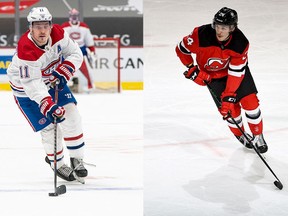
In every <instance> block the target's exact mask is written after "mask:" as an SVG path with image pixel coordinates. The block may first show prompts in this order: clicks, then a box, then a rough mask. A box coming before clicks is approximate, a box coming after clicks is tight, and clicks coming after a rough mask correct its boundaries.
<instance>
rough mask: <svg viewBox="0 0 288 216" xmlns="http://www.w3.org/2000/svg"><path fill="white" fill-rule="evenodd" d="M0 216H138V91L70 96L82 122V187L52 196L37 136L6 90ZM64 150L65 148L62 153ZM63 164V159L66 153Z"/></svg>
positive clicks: (1, 111) (0, 105)
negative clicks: (84, 167) (84, 171)
mask: <svg viewBox="0 0 288 216" xmlns="http://www.w3.org/2000/svg"><path fill="white" fill-rule="evenodd" d="M0 98H1V100H0V119H1V122H0V130H1V145H0V167H1V169H0V170H1V172H0V203H1V210H0V212H1V215H3V216H6V215H10V216H14V215H15V216H19V215H22V216H24V215H25V216H39V215H44V216H45V215H47V216H48V215H83V216H90V215H101V216H114V215H128V216H135V215H136V216H140V215H143V175H142V171H143V166H142V164H143V160H142V154H143V153H142V146H143V144H142V143H143V108H142V107H143V104H142V92H141V91H134V92H123V93H121V94H90V95H85V94H83V95H80V94H76V98H77V100H78V108H79V111H80V113H81V116H82V120H83V128H84V137H85V143H86V151H85V161H86V162H88V163H93V164H96V167H89V166H87V169H88V171H89V175H88V177H87V179H86V184H84V185H82V184H80V183H78V182H72V183H71V182H66V181H63V180H61V179H59V178H58V185H60V184H65V185H66V187H67V193H66V194H63V195H61V196H59V197H49V196H48V193H49V192H54V185H53V172H52V169H51V168H50V167H49V166H48V165H47V164H46V162H45V161H44V157H45V152H44V149H43V147H42V144H41V137H40V134H39V133H34V132H33V131H32V129H31V128H30V126H29V124H28V123H27V122H26V120H25V118H24V117H23V116H22V114H21V112H20V110H19V109H18V107H17V105H16V103H15V102H14V99H13V96H12V92H0ZM64 150H65V149H64ZM65 154H66V162H68V161H69V159H68V158H69V157H68V151H67V150H66V152H65Z"/></svg>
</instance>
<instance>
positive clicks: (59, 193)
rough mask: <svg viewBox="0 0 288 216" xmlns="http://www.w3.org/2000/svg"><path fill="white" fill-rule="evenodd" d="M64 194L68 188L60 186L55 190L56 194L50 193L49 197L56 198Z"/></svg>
mask: <svg viewBox="0 0 288 216" xmlns="http://www.w3.org/2000/svg"><path fill="white" fill-rule="evenodd" d="M64 193H66V186H65V185H60V186H58V187H57V188H55V192H53V193H49V196H53V197H55V196H59V195H61V194H64Z"/></svg>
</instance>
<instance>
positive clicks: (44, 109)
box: [39, 96, 65, 123]
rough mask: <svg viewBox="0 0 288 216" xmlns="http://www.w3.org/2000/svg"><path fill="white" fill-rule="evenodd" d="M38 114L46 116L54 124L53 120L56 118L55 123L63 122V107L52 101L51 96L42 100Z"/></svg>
mask: <svg viewBox="0 0 288 216" xmlns="http://www.w3.org/2000/svg"><path fill="white" fill-rule="evenodd" d="M39 108H40V112H41V113H42V114H43V115H44V116H46V117H47V118H48V119H49V120H50V121H51V122H52V123H54V118H56V122H57V123H59V122H62V121H64V120H65V118H64V117H63V116H64V114H65V109H64V107H61V106H58V105H57V104H55V103H54V102H53V100H52V97H51V96H47V97H45V98H43V99H42V100H41V102H40V105H39Z"/></svg>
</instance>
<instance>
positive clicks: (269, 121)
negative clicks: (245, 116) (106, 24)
mask: <svg viewBox="0 0 288 216" xmlns="http://www.w3.org/2000/svg"><path fill="white" fill-rule="evenodd" d="M223 6H228V7H232V8H234V9H235V10H237V12H238V15H239V28H240V29H241V30H242V31H243V32H244V34H245V35H246V36H247V37H248V39H249V41H250V51H249V66H250V69H251V72H252V74H253V76H254V80H255V82H256V85H257V88H258V91H259V94H258V96H259V98H260V103H261V110H262V116H263V119H264V136H265V139H266V141H267V143H268V145H269V151H268V152H267V153H266V154H265V157H266V160H267V162H268V164H269V165H270V167H271V168H272V169H273V171H274V172H275V174H276V175H277V177H278V178H279V179H280V180H281V182H282V183H283V185H284V188H283V190H281V191H280V190H279V189H277V188H276V187H275V186H274V184H273V182H274V181H275V180H276V179H275V178H274V176H273V175H272V174H271V172H270V171H269V170H268V169H267V167H266V166H265V164H264V163H263V162H262V161H261V160H260V158H259V157H258V156H257V155H256V154H255V153H254V152H253V150H252V151H249V150H247V149H244V148H243V147H242V146H241V144H239V143H238V141H237V140H236V139H235V138H234V136H233V135H232V134H231V132H230V131H229V129H228V128H227V126H226V122H224V121H223V120H222V119H221V117H220V116H219V114H218V112H217V110H216V107H215V105H214V103H213V102H212V98H211V96H210V95H209V92H208V90H207V89H206V87H200V86H197V85H196V84H194V83H193V82H192V81H189V80H186V79H185V78H184V77H183V75H182V73H183V72H184V70H185V68H184V66H183V65H182V64H181V63H180V61H179V59H178V57H177V56H176V55H175V51H174V49H175V46H176V44H177V43H178V42H179V41H180V40H181V39H182V37H183V36H185V35H187V34H189V33H190V32H191V31H192V30H193V28H194V27H196V26H199V25H202V24H206V23H211V21H212V18H213V16H214V14H215V13H216V12H217V11H218V10H219V9H220V8H222V7H223ZM287 10H288V1H283V0H274V1H270V0H254V1H250V0H243V1H238V0H237V1H236V0H223V1H214V0H203V1H194V0H191V1H187V0H178V1H175V0H144V45H145V68H144V69H145V73H144V77H145V90H144V137H145V143H144V152H145V154H144V174H145V175H144V176H145V178H144V192H145V193H144V212H145V216H194V215H195V216H204V215H207V216H230V215H241V216H250V215H251V216H252V215H253V216H264V215H265V216H266V215H275V216H285V215H288V205H287V200H288V156H287V155H288V145H287V139H288V137H287V132H288V127H287V117H288V115H287V109H288V103H287V92H288V68H287V60H288V40H287V38H288V25H287V20H288V13H287ZM246 129H248V127H247V125H246Z"/></svg>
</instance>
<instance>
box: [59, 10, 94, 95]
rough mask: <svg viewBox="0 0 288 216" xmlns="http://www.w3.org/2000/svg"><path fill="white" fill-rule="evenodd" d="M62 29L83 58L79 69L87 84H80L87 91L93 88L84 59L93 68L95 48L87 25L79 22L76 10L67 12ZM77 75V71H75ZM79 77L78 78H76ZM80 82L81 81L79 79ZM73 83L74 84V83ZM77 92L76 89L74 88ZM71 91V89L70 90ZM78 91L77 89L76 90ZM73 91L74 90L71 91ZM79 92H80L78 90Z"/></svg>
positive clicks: (91, 78)
mask: <svg viewBox="0 0 288 216" xmlns="http://www.w3.org/2000/svg"><path fill="white" fill-rule="evenodd" d="M62 28H63V29H64V30H65V31H67V32H68V34H69V36H70V38H72V39H73V40H74V41H76V42H77V43H78V45H79V46H80V49H81V51H82V54H83V56H84V59H83V62H82V64H81V67H80V72H81V73H82V74H83V76H84V77H85V79H86V81H85V82H87V84H86V83H85V84H84V83H80V84H81V85H82V86H85V85H87V87H86V86H85V88H86V89H87V90H88V91H89V90H91V89H92V88H93V77H92V75H91V74H90V72H89V68H88V67H87V65H86V62H85V58H86V59H87V61H88V62H89V65H90V68H91V67H92V68H93V67H94V64H95V63H94V62H95V47H94V39H93V35H92V34H91V31H90V29H89V27H88V25H87V24H86V23H84V22H80V20H79V12H78V11H77V10H76V9H74V8H73V9H72V10H70V11H69V21H68V22H64V23H63V24H62ZM76 72H77V73H76V74H77V75H78V71H76ZM78 77H79V76H78ZM79 78H80V77H79ZM80 82H81V79H80ZM74 83H75V82H74ZM75 88H76V90H75V92H77V87H75ZM72 89H73V88H72ZM78 90H79V89H78ZM73 91H74V89H73ZM80 91H81V90H80Z"/></svg>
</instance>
